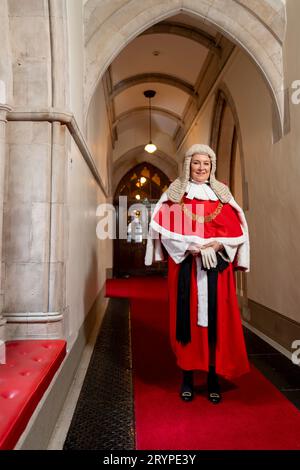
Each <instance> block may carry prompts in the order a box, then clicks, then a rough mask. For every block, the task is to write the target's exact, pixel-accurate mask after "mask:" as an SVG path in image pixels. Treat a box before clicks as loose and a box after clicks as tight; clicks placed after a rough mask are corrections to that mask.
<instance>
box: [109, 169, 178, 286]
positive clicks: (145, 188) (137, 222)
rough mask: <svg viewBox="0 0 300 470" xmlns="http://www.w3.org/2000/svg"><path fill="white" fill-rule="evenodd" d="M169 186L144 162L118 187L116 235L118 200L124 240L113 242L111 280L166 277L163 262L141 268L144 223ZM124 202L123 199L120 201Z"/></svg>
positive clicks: (144, 233) (143, 254)
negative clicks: (124, 212)
mask: <svg viewBox="0 0 300 470" xmlns="http://www.w3.org/2000/svg"><path fill="white" fill-rule="evenodd" d="M169 184H170V180H169V178H168V177H167V176H166V175H165V174H164V173H163V172H162V171H161V170H159V169H158V168H156V167H155V166H154V165H152V164H151V163H148V162H143V163H140V164H138V165H136V166H135V167H134V168H132V169H131V170H130V171H128V172H127V173H126V174H125V175H124V176H123V178H122V179H121V181H120V182H119V184H118V187H117V189H116V192H115V195H114V207H115V209H116V214H117V233H118V234H119V233H120V231H119V224H120V223H121V220H124V219H123V218H122V216H121V215H120V214H121V204H122V202H121V197H123V198H125V200H126V204H127V209H128V210H127V221H126V225H127V230H126V232H127V237H126V238H117V239H115V240H114V250H113V260H114V261H113V266H114V268H113V270H114V276H115V277H124V276H125V277H127V276H135V275H136V276H137V275H144V274H159V273H166V271H167V267H166V262H160V263H155V264H154V265H153V266H145V265H144V257H145V249H146V237H145V236H146V232H147V229H148V225H147V222H148V221H149V220H150V216H151V210H152V209H153V206H154V205H155V203H156V202H157V200H158V199H159V198H160V196H161V195H162V193H163V192H164V191H166V189H167V187H168V186H169ZM123 201H124V199H123Z"/></svg>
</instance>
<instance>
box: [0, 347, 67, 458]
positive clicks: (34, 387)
mask: <svg viewBox="0 0 300 470" xmlns="http://www.w3.org/2000/svg"><path fill="white" fill-rule="evenodd" d="M6 346H7V349H6V360H7V363H6V364H4V365H0V449H13V447H14V446H15V444H16V442H17V441H18V439H19V437H20V435H21V434H22V432H23V431H24V429H25V427H26V425H27V423H28V421H29V419H30V417H31V415H32V413H33V411H34V409H35V408H36V406H37V404H38V402H39V401H40V399H41V397H42V396H43V394H44V392H45V390H46V389H47V387H48V385H49V384H50V382H51V379H52V378H53V376H54V374H55V372H56V371H57V369H58V368H59V366H60V364H61V362H62V361H63V359H64V357H65V355H66V342H65V341H63V340H22V341H9V342H7V343H6Z"/></svg>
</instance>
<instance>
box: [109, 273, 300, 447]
mask: <svg viewBox="0 0 300 470" xmlns="http://www.w3.org/2000/svg"><path fill="white" fill-rule="evenodd" d="M107 296H110V297H130V306H131V307H130V310H131V324H132V347H133V368H134V392H135V416H136V436H137V449H148V450H150V449H153V450H163V449H168V450H177V449H178V450H188V449H191V450H193V449H194V450H196V449H203V450H204V449H207V450H208V449H210V450H227V449H243V450H246V449H253V450H254V449H255V450H256V449H264V450H275V449H277V450H285V449H300V413H299V411H298V410H297V409H296V407H294V405H293V404H291V403H290V402H289V401H288V400H287V399H286V398H285V397H284V396H283V395H282V394H281V393H280V392H279V391H278V390H277V389H276V388H275V387H274V386H273V385H272V384H271V383H270V382H269V381H268V380H267V379H265V378H264V377H263V375H262V374H261V373H260V372H259V371H258V370H257V369H255V368H254V367H252V370H251V372H250V373H249V374H247V375H245V376H243V377H240V378H238V379H236V380H235V381H234V383H233V382H227V381H224V380H223V381H222V390H223V401H222V402H221V403H220V404H219V405H213V404H211V403H210V402H209V401H208V400H207V398H206V389H205V381H206V375H205V373H201V372H199V373H197V375H196V386H197V388H198V393H196V396H195V399H194V401H193V402H191V403H184V402H182V401H181V400H180V398H179V396H178V390H179V386H180V379H181V374H180V371H179V370H178V368H177V366H176V361H175V356H174V355H173V353H172V351H171V349H170V346H169V337H168V303H167V281H166V279H162V278H131V279H112V280H108V281H107Z"/></svg>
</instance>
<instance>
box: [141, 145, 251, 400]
mask: <svg viewBox="0 0 300 470" xmlns="http://www.w3.org/2000/svg"><path fill="white" fill-rule="evenodd" d="M215 171H216V155H215V153H214V151H213V150H212V149H211V148H210V147H209V146H207V145H203V144H195V145H193V146H192V147H191V148H190V149H189V150H188V151H187V152H186V155H185V159H184V167H183V174H182V176H181V177H179V178H177V179H176V180H175V181H174V182H173V183H172V184H171V185H170V186H169V188H168V189H167V191H166V192H165V193H163V195H162V196H161V198H160V200H159V201H158V203H157V204H156V206H155V209H154V212H153V215H152V218H151V222H150V226H149V235H148V240H147V249H146V256H145V264H146V265H150V264H152V262H153V261H161V260H162V259H163V252H162V249H161V245H160V243H163V245H164V247H165V248H166V250H167V253H168V255H169V256H168V286H169V306H170V338H171V346H172V349H173V351H174V353H175V355H176V357H177V364H178V366H179V367H180V368H181V369H182V372H183V380H182V384H181V388H180V396H181V398H182V399H183V400H184V401H191V400H192V399H193V396H194V389H193V385H194V384H193V371H194V370H204V371H207V372H208V376H207V386H208V399H209V400H210V401H211V402H212V403H214V404H217V403H219V402H220V401H221V398H222V397H221V391H220V385H219V381H218V375H221V376H223V377H226V378H233V377H236V376H239V375H241V374H244V373H246V372H248V371H249V363H248V358H247V353H246V348H245V343H244V336H243V330H242V325H241V319H240V312H239V307H238V302H237V297H236V292H235V277H234V270H237V269H239V270H244V271H246V272H248V271H249V238H248V227H247V222H246V219H245V216H244V213H243V211H242V209H241V208H240V207H239V206H238V204H237V203H236V201H235V200H234V198H233V196H232V194H231V193H230V191H229V188H228V187H227V186H226V185H225V184H223V183H221V182H220V181H218V180H217V179H216V178H215Z"/></svg>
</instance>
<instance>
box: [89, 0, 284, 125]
mask: <svg viewBox="0 0 300 470" xmlns="http://www.w3.org/2000/svg"><path fill="white" fill-rule="evenodd" d="M180 12H185V13H187V14H192V15H194V16H196V17H197V18H199V21H202V22H206V23H208V24H210V25H212V26H214V27H215V28H216V29H218V30H219V31H220V32H221V33H222V34H224V35H225V36H227V37H228V38H229V39H230V40H232V42H234V43H235V44H237V45H238V46H240V47H241V48H242V49H243V50H244V51H245V52H246V53H247V54H248V55H249V56H250V57H251V59H252V60H253V61H254V63H255V64H256V66H257V67H258V68H259V70H260V72H261V74H262V76H263V77H264V79H265V81H266V83H267V85H268V89H269V92H270V95H271V97H272V100H273V102H274V105H275V106H274V108H275V110H276V115H277V120H278V123H279V125H280V129H281V130H282V129H283V116H284V81H283V59H282V43H283V40H284V34H285V27H286V11H285V3H284V1H283V0H278V2H277V3H276V4H275V3H274V2H271V0H261V1H260V2H257V1H255V0H252V1H251V2H249V1H247V2H246V1H245V0H168V1H161V0H144V1H143V2H140V0H130V1H127V2H124V1H122V0H120V1H118V2H113V4H112V3H111V2H102V1H100V0H88V1H87V2H86V4H85V48H86V71H85V90H84V93H85V117H86V116H87V112H88V108H89V103H90V100H91V98H92V96H93V93H94V91H95V89H96V87H97V84H98V82H99V80H100V79H101V77H102V76H103V74H104V72H105V70H106V69H107V67H108V66H109V64H110V63H111V62H112V61H113V59H114V58H115V57H116V56H117V55H118V54H119V52H120V51H121V50H122V49H123V48H124V46H126V45H127V44H128V43H129V42H130V41H132V40H133V39H134V38H135V37H136V36H137V35H138V34H140V33H141V32H143V31H144V30H146V29H147V28H149V27H150V26H152V25H154V24H155V23H157V22H159V21H162V20H164V19H166V18H168V17H170V16H172V15H175V14H177V13H180ZM99 44H101V47H99Z"/></svg>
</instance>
